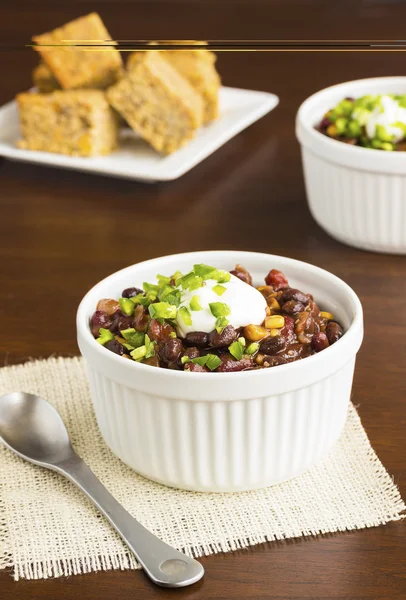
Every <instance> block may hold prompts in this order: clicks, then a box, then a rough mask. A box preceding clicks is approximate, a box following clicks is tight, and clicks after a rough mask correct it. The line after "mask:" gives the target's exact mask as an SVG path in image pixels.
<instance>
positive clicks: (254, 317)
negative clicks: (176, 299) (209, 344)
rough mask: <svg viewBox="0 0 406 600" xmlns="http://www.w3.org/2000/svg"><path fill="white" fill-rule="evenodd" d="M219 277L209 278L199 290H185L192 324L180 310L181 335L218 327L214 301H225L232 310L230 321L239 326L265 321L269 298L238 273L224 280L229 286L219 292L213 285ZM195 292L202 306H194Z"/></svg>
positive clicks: (184, 293) (178, 328)
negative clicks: (188, 322)
mask: <svg viewBox="0 0 406 600" xmlns="http://www.w3.org/2000/svg"><path fill="white" fill-rule="evenodd" d="M218 285H219V283H218V281H215V280H213V279H207V280H206V281H205V282H204V285H203V286H202V287H200V288H199V289H197V290H192V291H190V290H185V291H183V292H182V298H181V304H180V306H179V308H181V307H182V306H184V307H186V308H187V309H188V310H189V311H190V315H191V324H190V325H186V324H185V322H184V321H183V319H182V316H181V312H180V311H179V310H178V314H177V317H176V329H177V333H178V335H179V336H180V337H182V338H184V337H186V334H188V333H191V332H193V331H203V332H205V333H210V332H211V331H213V330H214V329H215V328H216V317H215V316H214V315H213V314H212V312H211V309H210V306H209V305H210V304H211V303H214V302H222V303H225V304H226V305H227V306H228V307H229V309H230V314H228V315H227V320H228V324H229V325H232V326H233V327H234V328H235V329H238V328H239V327H245V326H246V325H250V324H252V325H261V324H262V323H263V321H264V319H265V316H266V312H265V311H266V306H267V304H266V300H265V298H264V297H263V295H262V294H261V292H259V291H258V290H257V289H256V288H255V287H253V286H251V285H248V284H247V283H245V282H244V281H241V279H239V278H238V277H235V276H234V275H231V277H230V281H227V282H225V283H222V284H221V285H222V286H223V287H225V288H226V290H225V292H223V293H222V294H221V296H219V295H218V294H217V293H216V292H215V291H213V287H215V286H218ZM193 296H197V297H198V300H199V304H200V306H201V310H191V309H190V302H191V301H192V298H193Z"/></svg>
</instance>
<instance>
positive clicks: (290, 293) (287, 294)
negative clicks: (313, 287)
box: [282, 288, 310, 306]
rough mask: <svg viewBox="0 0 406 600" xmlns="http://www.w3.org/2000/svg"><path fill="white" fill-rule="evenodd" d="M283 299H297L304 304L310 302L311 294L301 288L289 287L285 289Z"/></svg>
mask: <svg viewBox="0 0 406 600" xmlns="http://www.w3.org/2000/svg"><path fill="white" fill-rule="evenodd" d="M282 297H283V300H284V301H285V302H287V301H288V300H296V302H301V303H302V304H303V305H304V306H307V304H309V300H310V298H309V296H308V295H307V294H304V293H303V292H301V291H300V290H296V289H295V288H288V289H287V290H283V295H282Z"/></svg>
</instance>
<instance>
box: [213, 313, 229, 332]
mask: <svg viewBox="0 0 406 600" xmlns="http://www.w3.org/2000/svg"><path fill="white" fill-rule="evenodd" d="M227 325H228V319H227V318H226V317H217V319H216V325H215V327H216V331H217V333H221V332H222V331H223V329H224V328H225V327H227Z"/></svg>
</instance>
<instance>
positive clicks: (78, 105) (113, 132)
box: [16, 90, 119, 156]
mask: <svg viewBox="0 0 406 600" xmlns="http://www.w3.org/2000/svg"><path fill="white" fill-rule="evenodd" d="M16 99H17V103H18V108H19V115H20V127H21V134H22V138H23V139H22V140H20V141H19V142H18V146H19V147H20V148H24V149H27V150H42V151H44V152H57V153H60V154H67V155H69V156H97V155H102V154H109V153H110V152H111V151H112V150H114V149H115V148H116V147H117V145H118V130H119V125H118V117H117V114H116V113H115V112H114V111H113V109H112V108H111V107H110V106H109V104H108V103H107V100H106V97H105V94H104V92H102V91H99V90H70V91H55V92H51V93H49V94H41V93H30V92H27V93H23V94H19V95H18V96H17V98H16Z"/></svg>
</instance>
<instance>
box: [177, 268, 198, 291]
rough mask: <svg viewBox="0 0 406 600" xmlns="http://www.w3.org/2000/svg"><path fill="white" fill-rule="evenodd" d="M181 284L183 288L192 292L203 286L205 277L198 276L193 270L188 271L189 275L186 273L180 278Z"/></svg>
mask: <svg viewBox="0 0 406 600" xmlns="http://www.w3.org/2000/svg"><path fill="white" fill-rule="evenodd" d="M180 284H181V285H182V288H183V289H184V290H190V291H191V292H192V291H193V290H198V289H199V288H201V287H202V285H203V278H202V277H198V276H197V275H195V274H194V273H193V271H192V272H190V273H188V274H187V275H185V276H184V277H182V279H181V280H180Z"/></svg>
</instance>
